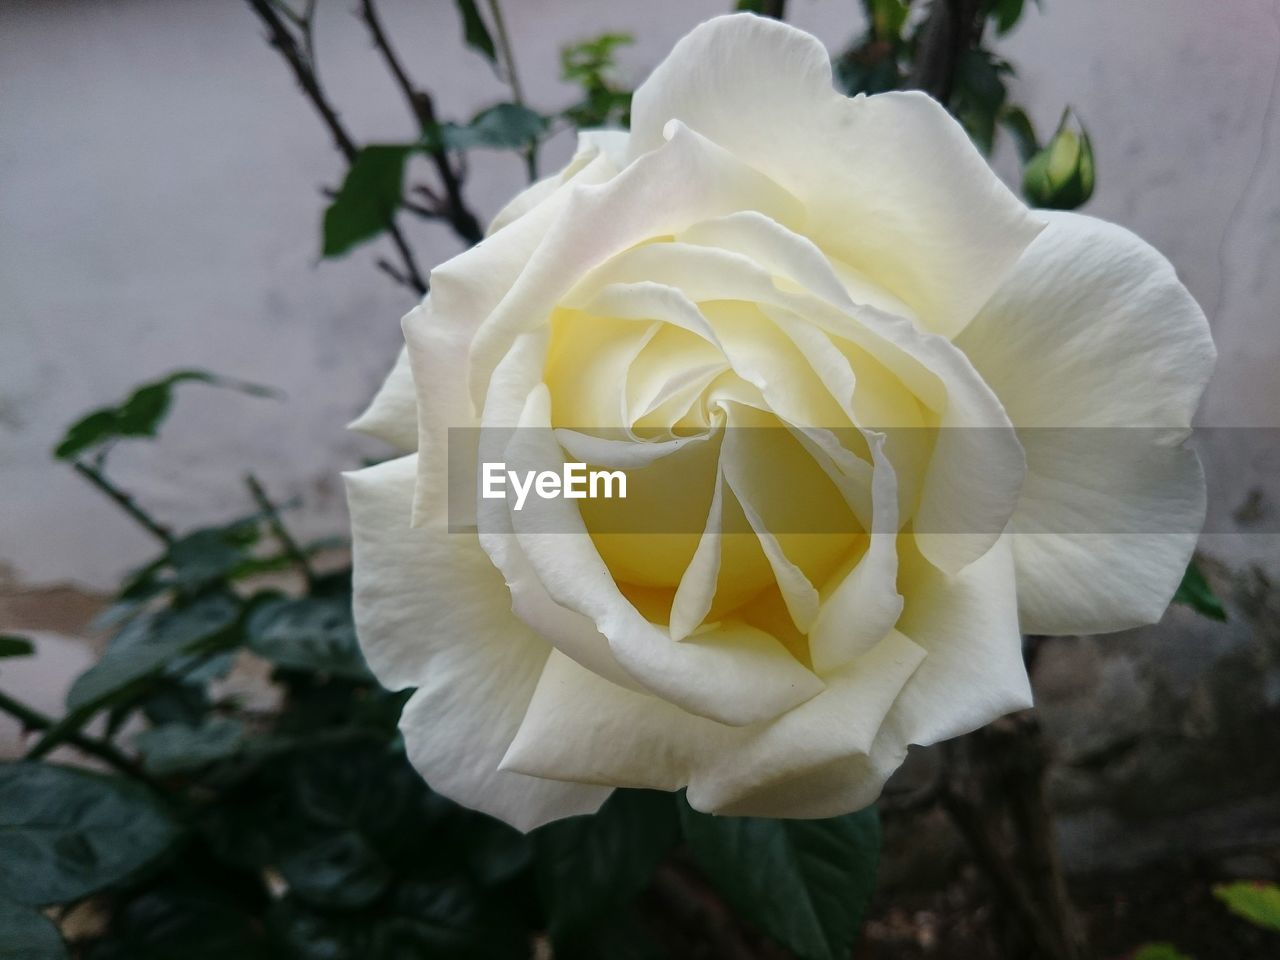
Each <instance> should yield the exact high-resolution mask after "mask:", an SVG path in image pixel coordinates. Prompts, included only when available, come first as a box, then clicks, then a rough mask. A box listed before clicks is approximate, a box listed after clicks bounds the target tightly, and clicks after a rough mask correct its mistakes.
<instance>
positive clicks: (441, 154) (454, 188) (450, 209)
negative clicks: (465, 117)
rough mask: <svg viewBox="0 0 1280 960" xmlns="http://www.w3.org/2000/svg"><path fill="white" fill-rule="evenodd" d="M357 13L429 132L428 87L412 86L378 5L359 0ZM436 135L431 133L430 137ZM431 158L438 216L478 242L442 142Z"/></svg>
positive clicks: (432, 115) (480, 234)
mask: <svg viewBox="0 0 1280 960" xmlns="http://www.w3.org/2000/svg"><path fill="white" fill-rule="evenodd" d="M360 16H361V19H363V20H364V22H365V26H366V27H368V28H369V36H370V37H371V38H372V39H373V45H374V47H375V48H376V49H377V50H378V52H379V53H380V54H381V55H382V59H383V60H384V61H386V64H387V69H388V70H390V71H391V75H392V77H394V78H395V81H396V85H397V86H398V87H399V88H400V91H401V93H403V94H404V98H405V102H406V103H407V104H408V106H409V111H410V112H411V113H412V114H413V116H414V119H416V120H417V121H418V126H419V127H420V128H421V130H422V133H423V134H424V135H428V136H431V135H433V134H434V132H435V131H436V129H437V127H438V126H439V124H438V122H437V120H436V112H435V104H434V102H433V101H432V99H431V95H430V94H429V93H427V91H425V90H422V89H420V88H418V87H416V86H414V83H413V80H411V79H410V77H409V74H408V73H407V72H406V71H405V69H404V65H403V64H401V63H400V58H399V57H398V56H396V52H395V49H394V48H393V47H392V46H391V41H390V40H389V39H388V38H387V33H386V30H385V29H384V28H383V26H382V19H381V18H380V17H379V16H378V9H377V7H376V6H375V5H374V2H373V0H360ZM434 139H435V138H434V137H433V140H434ZM428 154H429V155H430V157H431V160H432V162H433V163H434V164H435V168H436V172H437V173H438V174H439V176H440V182H441V183H442V184H443V185H444V194H445V195H444V205H443V208H442V209H441V211H440V213H441V216H442V217H443V218H444V219H445V220H448V221H449V224H450V226H452V227H453V230H454V232H455V233H456V234H458V236H460V237H461V238H462V239H463V240H465V241H466V242H467V243H469V244H474V243H479V242H480V241H481V240H482V239H483V238H484V231H483V230H481V229H480V223H479V221H478V220H476V218H475V214H473V213H472V212H471V211H470V210H469V209H468V208H467V205H466V201H465V200H463V197H462V180H461V178H460V177H459V175H458V172H457V171H456V170H454V168H453V164H452V163H451V162H450V161H449V154H448V152H447V151H446V150H445V148H444V146H443V145H441V144H439V143H438V142H437V143H433V145H432V146H431V147H430V149H429V150H428Z"/></svg>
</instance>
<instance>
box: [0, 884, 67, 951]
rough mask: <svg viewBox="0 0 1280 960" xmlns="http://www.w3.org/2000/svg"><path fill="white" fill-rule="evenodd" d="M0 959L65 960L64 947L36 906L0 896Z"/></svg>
mask: <svg viewBox="0 0 1280 960" xmlns="http://www.w3.org/2000/svg"><path fill="white" fill-rule="evenodd" d="M0 960H67V948H66V945H65V944H64V943H63V942H62V937H61V935H60V934H59V933H58V928H57V927H55V926H54V925H53V922H52V921H51V920H50V919H49V918H48V917H46V916H45V915H44V914H42V913H41V912H40V911H39V910H35V909H33V908H32V907H27V906H23V905H21V904H17V903H13V902H12V901H10V900H6V899H4V898H3V897H0Z"/></svg>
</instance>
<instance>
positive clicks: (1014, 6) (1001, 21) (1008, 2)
mask: <svg viewBox="0 0 1280 960" xmlns="http://www.w3.org/2000/svg"><path fill="white" fill-rule="evenodd" d="M1024 6H1025V0H995V3H993V4H992V11H991V12H992V15H993V16H994V17H995V18H996V33H999V34H1005V33H1008V32H1009V31H1010V30H1012V29H1013V27H1014V24H1016V23H1017V22H1018V20H1019V19H1020V18H1021V17H1022V8H1023V7H1024Z"/></svg>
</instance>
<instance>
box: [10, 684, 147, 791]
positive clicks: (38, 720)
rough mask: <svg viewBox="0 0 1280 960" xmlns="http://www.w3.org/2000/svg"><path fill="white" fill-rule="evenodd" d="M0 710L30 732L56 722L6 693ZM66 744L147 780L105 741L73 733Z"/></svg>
mask: <svg viewBox="0 0 1280 960" xmlns="http://www.w3.org/2000/svg"><path fill="white" fill-rule="evenodd" d="M0 710H3V711H4V712H5V713H7V714H9V715H10V716H12V717H14V718H15V719H16V720H17V721H18V722H19V723H21V724H22V725H23V726H24V727H25V728H26V729H28V730H48V729H49V728H50V727H52V726H53V725H54V723H55V722H56V721H55V720H54V719H53V718H52V717H47V716H45V715H44V714H43V713H41V712H40V711H38V710H36V709H35V708H34V707H29V706H27V705H26V704H25V703H21V702H19V701H17V700H14V699H13V698H12V697H9V696H8V695H7V694H5V693H0ZM66 742H67V743H69V744H71V746H73V747H75V748H76V749H77V750H79V751H80V752H81V753H87V754H88V755H89V756H92V757H97V758H98V759H99V760H101V761H103V762H104V763H106V764H107V765H108V766H110V767H112V768H113V769H115V770H118V771H119V772H120V773H123V774H125V775H127V776H130V777H136V778H138V779H142V780H146V779H147V778H146V777H145V776H144V775H143V774H142V773H141V772H140V771H139V769H138V765H137V764H136V763H134V762H133V761H132V760H130V759H129V758H128V757H127V756H125V755H124V754H123V753H121V752H120V751H119V750H117V749H116V748H115V747H114V746H112V745H111V744H110V743H107V742H106V741H105V740H98V739H96V738H94V737H90V736H86V735H85V734H83V733H73V734H71V735H70V736H68V737H67V738H66Z"/></svg>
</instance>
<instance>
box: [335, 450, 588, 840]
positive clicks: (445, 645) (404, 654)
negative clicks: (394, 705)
mask: <svg viewBox="0 0 1280 960" xmlns="http://www.w3.org/2000/svg"><path fill="white" fill-rule="evenodd" d="M416 459H417V457H416V455H414V456H408V457H402V458H400V459H398V460H391V461H388V462H386V463H381V464H379V465H377V466H375V467H369V468H368V469H365V470H359V471H356V472H354V473H349V474H347V475H346V481H347V491H348V496H349V499H350V506H351V520H352V533H353V538H354V544H353V550H354V555H355V567H354V585H353V589H354V609H355V618H356V631H357V634H358V636H359V638H360V642H361V646H362V649H363V650H364V654H365V658H366V660H367V661H368V663H369V666H370V668H371V669H372V670H373V672H374V675H375V676H377V678H378V680H379V681H380V682H381V683H382V684H383V685H384V686H387V687H389V688H391V689H400V688H403V687H407V686H416V687H417V688H418V689H417V692H416V693H414V695H413V698H412V699H411V700H410V701H409V704H408V706H407V707H406V708H405V711H404V715H403V717H402V718H401V722H400V726H401V730H402V731H403V732H404V735H405V743H406V746H407V749H408V753H409V759H410V760H411V761H412V763H413V765H414V766H415V767H416V768H417V769H418V770H419V771H420V772H421V773H422V775H423V777H424V778H425V779H426V781H427V782H428V783H429V784H430V785H431V787H432V789H434V790H436V791H438V792H439V793H442V794H444V795H445V796H447V797H449V798H450V799H453V800H456V801H457V802H459V803H462V804H465V805H467V806H469V807H473V808H475V809H477V810H482V811H484V812H485V813H489V814H492V815H493V816H495V817H499V818H501V819H503V820H505V821H506V822H508V823H510V824H512V825H513V826H515V827H518V828H519V829H522V830H528V829H531V828H532V827H535V826H537V825H538V824H541V823H545V822H547V821H548V820H554V819H557V818H559V817H567V816H573V815H575V814H580V813H593V812H595V810H597V809H598V808H599V806H600V804H601V803H603V802H604V800H605V798H606V797H607V796H608V795H609V790H608V789H606V788H601V787H590V786H584V785H581V784H573V783H558V782H555V781H549V780H539V779H536V778H533V777H526V776H522V775H520V774H518V773H511V772H507V771H499V770H498V764H499V761H500V760H501V758H502V755H503V754H504V753H505V752H506V750H507V748H508V746H509V745H510V743H511V738H512V737H513V736H514V734H515V732H516V730H517V728H518V726H519V724H520V722H521V719H522V717H523V715H524V713H525V709H526V706H527V705H528V703H529V700H530V698H531V696H532V695H533V691H534V687H535V685H536V684H537V681H538V677H539V676H540V675H541V673H542V669H543V665H544V664H545V662H546V659H547V656H548V654H549V653H550V651H551V647H550V646H549V645H548V644H547V643H545V642H544V641H542V640H540V639H539V638H538V637H537V636H535V635H534V634H533V632H532V631H531V630H529V629H528V628H527V627H526V626H525V625H524V624H523V623H521V622H520V621H519V620H518V619H517V618H516V617H515V616H513V615H512V613H511V609H510V604H509V602H508V599H507V592H506V588H505V587H504V585H503V583H502V578H501V576H500V575H499V574H498V572H497V571H496V570H495V569H494V568H493V565H492V564H491V563H490V562H489V558H488V557H486V556H485V554H484V551H482V550H481V549H480V546H479V544H478V543H476V540H475V538H474V537H467V536H462V535H458V534H447V533H443V532H440V531H437V530H433V529H431V528H424V527H418V528H414V527H411V526H410V525H409V518H410V511H411V504H412V500H413V487H414V479H415V477H416V475H417V464H416V463H415V462H414V461H415V460H416Z"/></svg>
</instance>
